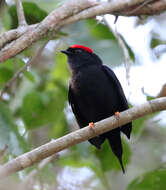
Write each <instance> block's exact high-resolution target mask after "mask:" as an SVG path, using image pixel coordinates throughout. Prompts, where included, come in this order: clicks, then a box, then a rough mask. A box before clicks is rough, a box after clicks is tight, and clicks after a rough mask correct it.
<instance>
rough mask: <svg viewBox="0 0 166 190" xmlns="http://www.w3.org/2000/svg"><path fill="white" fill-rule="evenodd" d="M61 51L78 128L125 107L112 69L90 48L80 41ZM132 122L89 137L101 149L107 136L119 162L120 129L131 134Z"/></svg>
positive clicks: (120, 155) (120, 150)
mask: <svg viewBox="0 0 166 190" xmlns="http://www.w3.org/2000/svg"><path fill="white" fill-rule="evenodd" d="M62 53H64V54H66V55H67V57H68V64H69V68H70V70H71V74H72V75H71V79H70V84H69V92H68V99H69V103H70V105H71V107H72V110H73V113H74V115H75V117H76V120H77V122H78V125H79V127H80V128H82V127H85V126H87V125H88V124H89V123H91V122H97V121H100V120H102V119H105V118H107V117H110V116H112V115H114V114H115V113H116V112H117V113H118V112H121V111H124V110H126V109H128V103H127V100H126V97H125V95H124V92H123V89H122V87H121V84H120V82H119V80H118V79H117V77H116V75H115V74H114V72H113V71H112V70H111V69H110V68H108V67H107V66H105V65H103V64H102V61H101V59H100V58H99V57H98V56H97V55H96V54H95V53H93V50H92V49H90V48H88V47H85V46H83V45H77V44H76V45H72V46H70V47H69V48H68V49H67V50H63V51H62ZM131 130H132V123H128V124H126V125H124V126H121V127H119V128H116V129H114V130H111V131H109V132H106V133H104V134H102V135H99V136H96V137H94V138H91V139H89V142H90V143H91V144H93V145H94V146H96V147H97V148H98V149H100V147H101V145H102V144H103V143H104V141H105V140H106V139H108V141H109V144H110V146H111V149H112V151H113V153H114V154H115V155H116V157H117V158H118V160H119V162H120V165H121V167H122V171H123V173H124V172H125V170H124V167H123V162H122V151H123V150H122V143H121V137H120V132H123V133H124V134H125V135H126V136H127V137H128V139H129V138H130V134H131Z"/></svg>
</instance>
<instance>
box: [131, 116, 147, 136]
mask: <svg viewBox="0 0 166 190" xmlns="http://www.w3.org/2000/svg"><path fill="white" fill-rule="evenodd" d="M146 119H147V118H146V117H141V118H139V119H136V120H134V121H132V125H133V128H132V134H133V135H140V134H142V132H143V130H144V126H145V125H144V123H145V121H146Z"/></svg>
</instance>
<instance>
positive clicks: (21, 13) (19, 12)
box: [15, 0, 27, 27]
mask: <svg viewBox="0 0 166 190" xmlns="http://www.w3.org/2000/svg"><path fill="white" fill-rule="evenodd" d="M15 2H16V9H17V17H18V25H19V27H20V26H26V25H27V22H26V19H25V15H24V9H23V5H22V1H21V0H15Z"/></svg>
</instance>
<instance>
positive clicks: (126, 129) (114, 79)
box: [102, 65, 132, 138]
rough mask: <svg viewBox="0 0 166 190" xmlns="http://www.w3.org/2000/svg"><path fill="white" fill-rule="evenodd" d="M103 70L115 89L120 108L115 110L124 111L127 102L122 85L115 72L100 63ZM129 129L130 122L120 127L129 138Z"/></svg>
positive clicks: (130, 128)
mask: <svg viewBox="0 0 166 190" xmlns="http://www.w3.org/2000/svg"><path fill="white" fill-rule="evenodd" d="M102 68H103V71H104V72H105V74H106V75H107V76H108V78H109V81H110V83H111V85H114V89H115V90H116V91H117V96H119V97H117V98H118V100H119V102H120V108H119V110H117V111H124V110H126V109H128V108H129V107H128V103H127V100H126V97H125V94H124V92H123V89H122V86H121V84H120V82H119V80H118V79H117V77H116V75H115V73H114V72H113V71H112V70H111V69H110V68H109V67H107V66H106V65H102ZM131 130H132V123H131V122H130V123H127V124H126V125H124V126H122V127H121V131H122V132H123V133H124V134H125V135H126V136H127V137H128V138H130V134H131Z"/></svg>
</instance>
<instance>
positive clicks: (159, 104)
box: [0, 97, 166, 178]
mask: <svg viewBox="0 0 166 190" xmlns="http://www.w3.org/2000/svg"><path fill="white" fill-rule="evenodd" d="M162 110H166V97H163V98H157V99H154V100H151V101H149V102H147V103H144V104H142V105H138V106H135V107H133V108H131V109H128V110H126V111H123V112H121V113H120V114H119V118H118V119H117V118H116V117H115V116H112V117H109V118H107V119H104V120H102V121H99V122H96V123H95V126H94V128H93V130H92V129H91V128H90V127H89V126H87V127H85V128H82V129H79V130H77V131H75V132H72V133H70V134H68V135H65V136H63V137H61V138H58V139H56V140H54V141H51V142H49V143H47V144H44V145H42V146H40V147H38V148H36V149H34V150H32V151H30V152H27V153H25V154H23V155H20V156H18V157H17V158H15V159H13V160H11V161H9V162H8V163H6V164H4V165H3V166H1V167H0V178H3V177H6V176H8V175H9V174H12V173H14V172H17V171H20V170H23V169H24V168H27V167H30V166H32V165H34V164H35V163H37V162H39V161H40V160H42V159H44V158H46V157H48V156H51V155H53V154H55V153H57V152H60V151H61V150H64V149H66V148H69V147H71V146H73V145H75V144H78V143H80V142H83V141H85V140H88V139H90V138H92V137H94V136H97V135H99V134H102V133H104V132H107V131H110V130H113V129H115V128H117V127H119V126H122V125H124V124H126V123H129V122H130V121H132V120H135V119H138V118H140V117H143V116H145V115H149V114H151V113H154V112H157V111H162Z"/></svg>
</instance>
